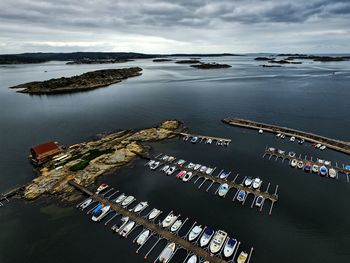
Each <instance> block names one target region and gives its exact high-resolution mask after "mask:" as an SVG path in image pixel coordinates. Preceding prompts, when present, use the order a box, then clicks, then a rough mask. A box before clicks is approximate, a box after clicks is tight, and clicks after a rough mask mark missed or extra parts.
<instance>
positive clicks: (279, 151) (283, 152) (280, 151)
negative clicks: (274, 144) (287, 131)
mask: <svg viewBox="0 0 350 263" xmlns="http://www.w3.org/2000/svg"><path fill="white" fill-rule="evenodd" d="M277 152H278V153H279V154H285V153H286V152H285V151H283V150H278V151H277Z"/></svg>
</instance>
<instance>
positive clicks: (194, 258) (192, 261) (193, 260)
mask: <svg viewBox="0 0 350 263" xmlns="http://www.w3.org/2000/svg"><path fill="white" fill-rule="evenodd" d="M197 262H198V258H197V256H196V255H192V256H191V257H190V258H189V259H188V260H187V263H197Z"/></svg>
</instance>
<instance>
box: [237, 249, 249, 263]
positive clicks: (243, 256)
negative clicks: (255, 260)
mask: <svg viewBox="0 0 350 263" xmlns="http://www.w3.org/2000/svg"><path fill="white" fill-rule="evenodd" d="M247 258H248V253H247V252H245V251H242V252H241V253H240V254H239V256H238V258H237V263H245V262H246V260H247Z"/></svg>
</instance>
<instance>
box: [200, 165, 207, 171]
mask: <svg viewBox="0 0 350 263" xmlns="http://www.w3.org/2000/svg"><path fill="white" fill-rule="evenodd" d="M207 169H208V167H206V166H204V165H203V166H202V167H201V168H200V169H199V171H200V172H201V173H205V171H206V170H207Z"/></svg>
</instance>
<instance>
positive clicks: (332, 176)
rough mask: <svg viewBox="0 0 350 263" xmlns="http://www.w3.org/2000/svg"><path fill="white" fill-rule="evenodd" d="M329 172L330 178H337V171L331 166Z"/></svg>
mask: <svg viewBox="0 0 350 263" xmlns="http://www.w3.org/2000/svg"><path fill="white" fill-rule="evenodd" d="M328 174H329V177H330V178H336V177H337V171H336V170H335V169H334V168H330V169H329V170H328Z"/></svg>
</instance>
